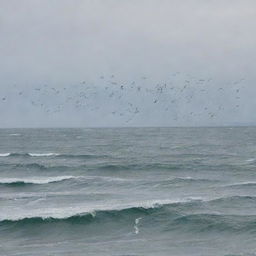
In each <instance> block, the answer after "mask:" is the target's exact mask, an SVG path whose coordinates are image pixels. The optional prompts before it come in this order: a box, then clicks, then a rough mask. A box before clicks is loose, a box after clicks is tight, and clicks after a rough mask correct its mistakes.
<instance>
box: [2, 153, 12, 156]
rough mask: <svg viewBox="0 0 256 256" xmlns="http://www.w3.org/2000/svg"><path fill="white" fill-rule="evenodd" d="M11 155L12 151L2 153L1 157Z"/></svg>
mask: <svg viewBox="0 0 256 256" xmlns="http://www.w3.org/2000/svg"><path fill="white" fill-rule="evenodd" d="M10 155H11V153H1V154H0V157H7V156H10Z"/></svg>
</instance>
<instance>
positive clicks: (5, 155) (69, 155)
mask: <svg viewBox="0 0 256 256" xmlns="http://www.w3.org/2000/svg"><path fill="white" fill-rule="evenodd" d="M0 157H57V158H82V159H90V158H99V157H106V156H105V155H90V154H77V155H76V154H60V153H1V154H0Z"/></svg>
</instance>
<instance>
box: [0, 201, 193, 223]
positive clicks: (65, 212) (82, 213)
mask: <svg viewBox="0 0 256 256" xmlns="http://www.w3.org/2000/svg"><path fill="white" fill-rule="evenodd" d="M191 201H193V198H189V199H184V200H169V199H164V200H148V201H143V202H135V203H130V204H122V205H116V206H107V207H105V206H94V207H91V208H88V207H86V208H84V209H83V207H77V208H74V207H70V208H64V209H52V212H51V213H44V214H42V213H41V214H40V213H39V214H38V215H34V216H31V215H30V214H27V215H26V214H24V215H23V216H15V217H12V218H9V217H8V218H2V219H1V218H0V222H6V221H7V222H22V221H25V222H29V221H30V220H31V221H34V220H36V222H38V221H40V222H52V221H68V220H74V219H83V218H88V216H89V217H93V218H95V217H96V216H98V215H100V214H102V213H103V214H110V215H112V214H115V215H117V214H119V213H122V214H123V213H132V212H133V213H136V212H137V213H143V212H144V213H149V211H152V210H154V209H160V208H162V207H165V206H168V205H176V204H182V203H186V202H191Z"/></svg>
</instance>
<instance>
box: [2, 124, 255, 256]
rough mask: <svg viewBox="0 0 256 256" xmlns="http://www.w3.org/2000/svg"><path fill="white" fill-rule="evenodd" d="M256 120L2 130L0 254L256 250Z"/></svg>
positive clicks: (74, 255) (226, 252)
mask: <svg viewBox="0 0 256 256" xmlns="http://www.w3.org/2000/svg"><path fill="white" fill-rule="evenodd" d="M255 167H256V128H253V127H251V128H250V127H247V128H246V127H240V128H235V127H234V128H229V127H227V128H122V129H16V130H14V129H2V130H0V255H8V256H9V255H20V256H21V255H22V256H34V255H37V256H46V255H47V256H49V255H67V256H69V255H72V256H78V255H79V256H80V255H123V256H124V255H126V256H128V255H177V256H178V255H214V256H216V255H226V256H231V255H248V256H252V255H256V193H255V192H256V168H255Z"/></svg>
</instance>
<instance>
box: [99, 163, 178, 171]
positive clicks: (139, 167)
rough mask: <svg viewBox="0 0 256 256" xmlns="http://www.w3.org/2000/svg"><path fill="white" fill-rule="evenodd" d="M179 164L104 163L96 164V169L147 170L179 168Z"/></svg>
mask: <svg viewBox="0 0 256 256" xmlns="http://www.w3.org/2000/svg"><path fill="white" fill-rule="evenodd" d="M181 168H182V166H181V165H176V164H158V163H153V164H140V163H138V164H123V165H121V164H105V165H102V166H98V168H97V169H99V170H104V171H122V170H149V169H156V170H158V169H161V170H179V169H181Z"/></svg>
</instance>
